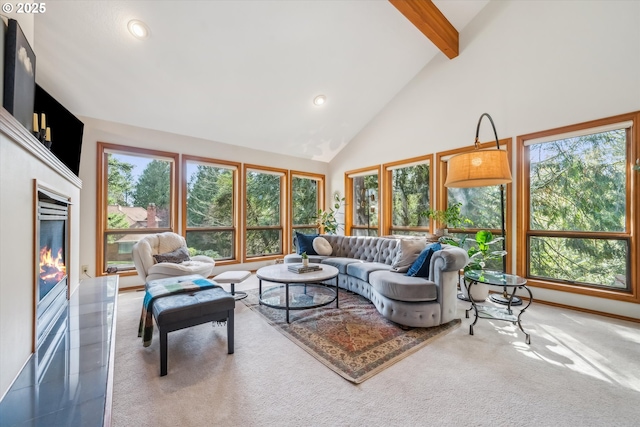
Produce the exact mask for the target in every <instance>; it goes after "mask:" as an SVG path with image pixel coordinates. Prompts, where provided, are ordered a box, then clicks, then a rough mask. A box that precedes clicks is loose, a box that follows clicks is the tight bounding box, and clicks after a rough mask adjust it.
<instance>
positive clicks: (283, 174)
mask: <svg viewBox="0 0 640 427" xmlns="http://www.w3.org/2000/svg"><path fill="white" fill-rule="evenodd" d="M250 171H257V172H261V171H262V172H265V173H271V174H278V175H280V225H277V226H268V227H249V226H247V209H246V206H247V173H248V172H250ZM242 177H243V178H242V202H243V203H242V207H243V208H242V233H243V237H244V241H243V247H242V261H243V262H254V261H269V260H275V259H279V258H282V257H283V256H284V254H287V253H289V252H290V251H291V249H290V248H291V243H290V241H291V236H290V235H289V227H287V224H288V221H289V218H288V216H289V214H288V213H289V206H288V203H287V198H288V194H289V193H288V188H287V187H288V182H289V171H288V170H287V169H278V168H272V167H268V166H260V165H252V164H246V163H245V164H243V166H242ZM267 229H274V230H275V229H279V230H282V246H281V248H282V253H279V254H270V255H260V256H247V248H246V247H247V245H246V240H247V232H248V231H249V230H267Z"/></svg>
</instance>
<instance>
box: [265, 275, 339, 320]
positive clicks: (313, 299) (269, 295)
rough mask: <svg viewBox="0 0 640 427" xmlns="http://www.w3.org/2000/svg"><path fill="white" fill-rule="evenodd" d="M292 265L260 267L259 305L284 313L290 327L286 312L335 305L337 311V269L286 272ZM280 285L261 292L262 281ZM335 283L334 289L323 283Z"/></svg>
mask: <svg viewBox="0 0 640 427" xmlns="http://www.w3.org/2000/svg"><path fill="white" fill-rule="evenodd" d="M290 265H291V264H275V265H269V266H267V267H262V268H260V269H258V271H257V272H256V276H257V277H258V298H259V303H260V304H261V305H266V306H267V307H271V308H275V309H279V310H286V311H287V314H286V317H287V323H289V310H307V309H310V308H317V307H323V306H325V305H328V304H331V303H332V302H334V301H335V302H336V308H338V269H337V268H335V267H333V266H331V265H326V264H309V265H310V266H318V267H319V268H320V269H319V270H317V271H310V272H306V273H294V272H292V271H289V266H290ZM263 280H264V281H266V282H272V283H280V284H281V286H274V287H270V288H267V289H265V290H264V291H263V290H262V281H263ZM329 280H335V287H333V286H330V285H328V284H326V283H322V282H327V281H329Z"/></svg>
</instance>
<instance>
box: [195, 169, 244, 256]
mask: <svg viewBox="0 0 640 427" xmlns="http://www.w3.org/2000/svg"><path fill="white" fill-rule="evenodd" d="M233 178H234V172H233V171H232V170H231V169H226V168H220V167H214V166H206V165H197V166H196V169H195V171H194V172H193V173H192V174H190V176H189V182H188V183H187V227H188V228H190V229H193V228H199V227H200V228H205V229H206V228H212V227H231V226H233V194H234V191H233ZM233 241H234V239H233V232H232V231H228V230H221V231H212V230H210V229H209V230H203V231H189V232H188V233H187V245H188V246H189V250H190V252H191V255H207V256H210V257H212V258H214V259H228V258H231V257H232V256H233Z"/></svg>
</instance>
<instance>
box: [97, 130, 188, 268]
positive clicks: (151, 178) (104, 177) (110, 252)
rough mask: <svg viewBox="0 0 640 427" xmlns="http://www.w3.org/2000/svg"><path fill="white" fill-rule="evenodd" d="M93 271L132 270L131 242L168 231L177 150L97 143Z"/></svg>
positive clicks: (171, 226) (172, 220)
mask: <svg viewBox="0 0 640 427" xmlns="http://www.w3.org/2000/svg"><path fill="white" fill-rule="evenodd" d="M98 153H99V155H98V170H99V171H101V173H100V174H99V175H98V180H99V181H98V188H99V197H98V224H99V227H100V235H99V238H98V242H97V246H98V247H97V250H96V254H97V258H98V259H97V262H96V265H97V266H98V269H97V270H98V272H99V274H104V273H106V272H107V271H119V272H122V271H127V270H133V269H134V266H133V257H132V255H131V249H132V248H133V245H134V244H135V243H136V242H137V241H138V240H140V239H142V238H143V237H145V236H147V235H149V234H154V233H158V232H162V231H174V228H175V218H176V216H177V215H176V206H177V203H176V191H174V189H175V180H176V170H175V169H176V162H177V157H178V155H177V154H175V153H167V152H161V151H153V150H144V149H139V148H133V147H126V146H121V145H115V144H107V143H100V142H99V143H98Z"/></svg>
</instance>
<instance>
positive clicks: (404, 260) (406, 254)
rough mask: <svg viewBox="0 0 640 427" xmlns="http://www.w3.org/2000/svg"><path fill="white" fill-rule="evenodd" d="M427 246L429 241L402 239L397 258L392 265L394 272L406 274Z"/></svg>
mask: <svg viewBox="0 0 640 427" xmlns="http://www.w3.org/2000/svg"><path fill="white" fill-rule="evenodd" d="M426 246H427V241H426V240H425V239H424V238H408V237H405V238H402V239H400V240H399V241H398V248H397V250H396V257H395V258H394V260H393V262H392V263H391V267H392V269H393V271H396V272H398V273H406V272H407V271H408V270H409V267H411V265H412V264H413V262H414V261H415V260H416V259H418V256H419V255H420V253H421V252H422V250H423V249H424V248H425V247H426Z"/></svg>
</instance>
